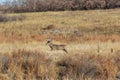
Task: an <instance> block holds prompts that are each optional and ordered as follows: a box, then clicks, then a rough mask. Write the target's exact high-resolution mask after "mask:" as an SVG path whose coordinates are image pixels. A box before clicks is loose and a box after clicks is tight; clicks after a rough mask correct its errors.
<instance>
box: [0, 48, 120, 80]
mask: <svg viewBox="0 0 120 80" xmlns="http://www.w3.org/2000/svg"><path fill="white" fill-rule="evenodd" d="M119 55H120V53H115V54H111V55H110V54H109V53H105V54H96V53H95V54H94V53H85V54H80V53H79V54H70V55H69V56H67V57H61V59H59V60H56V61H53V60H52V59H51V58H48V57H46V56H45V54H44V53H43V52H42V53H41V52H37V51H28V50H18V51H14V52H12V54H8V53H6V54H0V56H1V57H0V79H2V80H79V79H80V80H94V79H95V80H115V78H116V74H117V73H118V71H119V70H120V66H119V65H120V63H119V59H120V58H119V57H118V56H119ZM59 58H60V57H59Z"/></svg>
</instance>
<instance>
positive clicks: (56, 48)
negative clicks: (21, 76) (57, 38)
mask: <svg viewBox="0 0 120 80" xmlns="http://www.w3.org/2000/svg"><path fill="white" fill-rule="evenodd" d="M46 45H48V46H49V47H50V48H51V50H62V51H64V52H66V53H68V52H67V50H66V49H65V46H66V45H63V44H61V45H57V44H53V43H52V40H51V39H47V43H46Z"/></svg>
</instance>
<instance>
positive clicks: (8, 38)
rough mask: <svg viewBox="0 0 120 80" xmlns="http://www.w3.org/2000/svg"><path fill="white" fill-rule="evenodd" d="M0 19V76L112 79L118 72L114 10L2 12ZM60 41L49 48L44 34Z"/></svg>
mask: <svg viewBox="0 0 120 80" xmlns="http://www.w3.org/2000/svg"><path fill="white" fill-rule="evenodd" d="M8 15H9V16H19V15H24V16H25V18H26V19H25V20H23V21H8V22H1V23H0V79H1V80H79V79H80V80H115V78H116V75H117V77H118V73H119V71H120V66H119V65H120V62H119V60H120V57H119V55H120V51H119V50H120V47H119V45H120V42H119V41H120V36H119V34H120V31H119V30H120V27H119V26H120V9H114V10H95V11H93V10H89V11H64V12H41V13H22V14H8ZM48 37H50V38H52V39H53V43H56V44H66V45H67V46H66V49H67V51H68V54H66V53H64V52H63V51H51V50H50V48H49V46H47V45H46V38H48Z"/></svg>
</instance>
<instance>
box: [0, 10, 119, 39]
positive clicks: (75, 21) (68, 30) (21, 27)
mask: <svg viewBox="0 0 120 80" xmlns="http://www.w3.org/2000/svg"><path fill="white" fill-rule="evenodd" d="M19 15H23V16H25V17H26V19H25V20H23V21H22V22H21V21H9V22H6V23H0V26H1V27H0V33H1V34H0V36H4V37H5V38H7V39H6V41H12V40H27V41H31V40H37V41H38V40H42V39H45V38H46V37H48V36H51V37H53V38H55V39H59V40H63V39H64V40H67V41H72V40H71V39H73V37H74V39H75V40H78V41H79V40H81V39H82V38H83V39H82V40H89V38H91V37H93V38H92V40H94V39H96V38H97V37H98V38H99V37H101V36H103V37H104V38H105V39H106V36H108V38H111V36H112V35H113V36H116V35H119V33H120V31H119V30H120V27H119V26H120V9H114V10H89V11H64V12H41V13H39V12H38V13H37V12H36V13H21V14H18V13H17V14H9V16H19ZM49 25H53V26H54V27H53V28H51V29H48V30H46V29H47V27H48V26H49ZM49 34H50V35H49ZM88 36H91V37H88ZM41 38H42V39H41ZM116 40H120V38H119V37H117V39H116ZM73 41H74V40H73Z"/></svg>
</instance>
